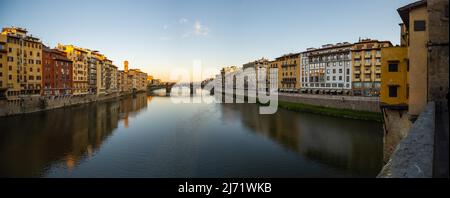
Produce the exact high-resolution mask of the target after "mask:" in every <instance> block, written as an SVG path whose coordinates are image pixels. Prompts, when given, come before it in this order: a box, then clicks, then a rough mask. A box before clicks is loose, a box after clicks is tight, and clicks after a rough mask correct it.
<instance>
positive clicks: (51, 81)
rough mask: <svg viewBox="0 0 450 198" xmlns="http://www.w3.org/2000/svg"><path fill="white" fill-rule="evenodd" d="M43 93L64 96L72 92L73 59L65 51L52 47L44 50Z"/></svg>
mask: <svg viewBox="0 0 450 198" xmlns="http://www.w3.org/2000/svg"><path fill="white" fill-rule="evenodd" d="M42 62H43V67H42V87H43V90H42V95H44V96H49V95H52V96H63V95H70V94H72V86H73V77H72V75H73V71H72V69H73V67H72V61H71V60H70V59H68V58H67V55H66V53H65V52H63V51H60V50H57V49H50V48H48V47H45V46H44V48H43V50H42Z"/></svg>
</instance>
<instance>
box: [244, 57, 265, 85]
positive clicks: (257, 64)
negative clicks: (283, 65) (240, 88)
mask: <svg viewBox="0 0 450 198" xmlns="http://www.w3.org/2000/svg"><path fill="white" fill-rule="evenodd" d="M242 69H243V70H244V71H246V70H247V69H253V70H250V71H254V72H250V73H249V72H247V73H246V74H247V79H246V80H245V82H244V85H245V87H246V88H247V89H249V90H258V91H261V92H265V91H267V88H268V87H269V78H268V77H269V60H267V59H265V58H261V59H259V60H255V61H252V62H249V63H246V64H244V65H242ZM252 86H254V87H252Z"/></svg>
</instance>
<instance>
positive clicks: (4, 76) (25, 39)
mask: <svg viewBox="0 0 450 198" xmlns="http://www.w3.org/2000/svg"><path fill="white" fill-rule="evenodd" d="M0 46H1V48H0V56H1V57H0V61H1V62H0V90H1V91H2V92H3V93H2V95H4V96H7V97H9V98H13V97H15V96H19V95H38V94H40V93H41V86H42V84H41V81H42V43H41V41H40V40H39V38H36V37H33V36H31V35H28V31H27V30H26V29H23V28H19V27H8V28H3V29H2V32H1V36H0Z"/></svg>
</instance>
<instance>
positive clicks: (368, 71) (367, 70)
mask: <svg viewBox="0 0 450 198" xmlns="http://www.w3.org/2000/svg"><path fill="white" fill-rule="evenodd" d="M370 73H372V71H371V70H369V69H366V70H364V74H370Z"/></svg>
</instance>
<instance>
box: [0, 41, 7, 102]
mask: <svg viewBox="0 0 450 198" xmlns="http://www.w3.org/2000/svg"><path fill="white" fill-rule="evenodd" d="M6 40H7V39H6V35H1V34H0V99H2V98H5V97H6V91H7V90H8V89H9V88H8V66H7V65H6V60H7V59H6V57H7V54H8V53H7V52H8V50H7V49H6Z"/></svg>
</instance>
